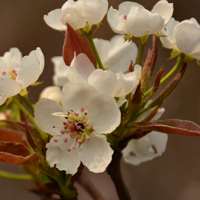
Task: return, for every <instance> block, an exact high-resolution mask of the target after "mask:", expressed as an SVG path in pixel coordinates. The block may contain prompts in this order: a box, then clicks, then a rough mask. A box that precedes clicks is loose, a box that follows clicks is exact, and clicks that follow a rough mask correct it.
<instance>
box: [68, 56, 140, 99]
mask: <svg viewBox="0 0 200 200" xmlns="http://www.w3.org/2000/svg"><path fill="white" fill-rule="evenodd" d="M140 76H141V66H140V65H135V70H134V71H133V72H130V73H127V74H123V73H121V72H118V73H116V74H115V73H114V72H113V71H111V70H105V71H103V70H102V69H96V70H95V68H94V65H93V64H92V62H91V61H90V60H89V58H88V57H87V56H86V55H85V54H79V55H78V56H77V57H75V58H74V59H73V61H72V63H71V67H68V68H67V78H68V80H69V82H76V83H77V82H81V83H85V84H89V85H92V86H93V87H95V88H97V89H98V91H99V92H102V93H104V94H107V95H110V96H112V97H123V96H125V95H127V94H129V93H130V92H133V91H134V90H135V89H136V87H137V85H138V82H139V78H140Z"/></svg>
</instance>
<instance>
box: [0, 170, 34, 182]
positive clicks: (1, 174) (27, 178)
mask: <svg viewBox="0 0 200 200" xmlns="http://www.w3.org/2000/svg"><path fill="white" fill-rule="evenodd" d="M0 178H5V179H10V180H15V181H16V180H18V181H32V180H33V177H32V176H31V175H28V174H23V175H22V174H14V173H10V172H5V171H0Z"/></svg>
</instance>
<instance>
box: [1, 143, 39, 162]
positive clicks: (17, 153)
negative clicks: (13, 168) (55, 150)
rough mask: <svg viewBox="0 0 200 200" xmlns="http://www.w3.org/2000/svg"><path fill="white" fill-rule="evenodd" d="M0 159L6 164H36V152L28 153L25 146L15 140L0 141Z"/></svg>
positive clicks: (37, 158)
mask: <svg viewBox="0 0 200 200" xmlns="http://www.w3.org/2000/svg"><path fill="white" fill-rule="evenodd" d="M0 161H1V162H3V163H6V164H19V163H21V164H24V165H36V164H37V163H38V162H39V155H38V154H37V153H33V154H30V152H29V150H28V149H27V147H26V146H25V145H23V144H20V143H16V142H0Z"/></svg>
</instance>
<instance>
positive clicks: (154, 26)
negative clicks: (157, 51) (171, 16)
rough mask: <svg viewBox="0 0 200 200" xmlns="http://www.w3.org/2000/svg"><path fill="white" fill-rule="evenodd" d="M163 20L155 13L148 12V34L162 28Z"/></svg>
mask: <svg viewBox="0 0 200 200" xmlns="http://www.w3.org/2000/svg"><path fill="white" fill-rule="evenodd" d="M164 23H165V20H164V19H163V18H162V17H161V16H160V15H159V14H157V13H153V14H152V13H150V30H149V34H154V33H157V32H159V31H161V30H162V28H163V27H164Z"/></svg>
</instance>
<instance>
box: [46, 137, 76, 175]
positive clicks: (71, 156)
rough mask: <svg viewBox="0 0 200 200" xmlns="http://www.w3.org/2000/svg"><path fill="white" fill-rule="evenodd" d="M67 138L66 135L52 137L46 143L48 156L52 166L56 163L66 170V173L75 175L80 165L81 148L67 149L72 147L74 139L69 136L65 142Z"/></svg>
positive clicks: (59, 167) (60, 168)
mask: <svg viewBox="0 0 200 200" xmlns="http://www.w3.org/2000/svg"><path fill="white" fill-rule="evenodd" d="M65 138H66V135H59V136H54V137H53V138H52V139H51V141H50V142H49V143H48V144H47V145H46V147H47V152H46V158H47V162H48V163H49V165H50V166H51V167H53V166H54V165H56V167H57V168H58V169H59V170H64V171H66V174H72V175H74V174H75V173H76V172H77V169H78V167H79V165H80V158H79V149H78V148H77V149H72V150H71V151H70V152H68V151H67V149H68V148H71V147H72V144H73V139H70V138H68V142H67V143H65V142H64V141H63V140H64V139H65ZM54 139H55V140H56V141H57V142H55V141H54Z"/></svg>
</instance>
